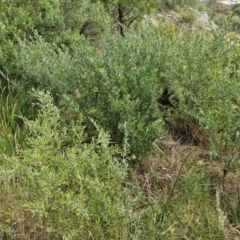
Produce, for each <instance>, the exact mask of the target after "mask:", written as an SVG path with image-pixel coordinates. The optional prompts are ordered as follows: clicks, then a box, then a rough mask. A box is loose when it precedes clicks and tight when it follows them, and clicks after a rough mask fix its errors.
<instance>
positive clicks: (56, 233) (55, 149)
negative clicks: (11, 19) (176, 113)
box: [0, 92, 131, 239]
mask: <svg viewBox="0 0 240 240" xmlns="http://www.w3.org/2000/svg"><path fill="white" fill-rule="evenodd" d="M37 97H38V101H39V103H38V104H39V107H40V110H39V113H38V116H37V118H36V119H35V120H34V121H30V120H27V119H25V120H24V121H25V124H26V127H27V128H28V132H29V136H28V138H27V146H26V147H25V148H24V149H22V150H18V151H17V152H16V154H15V155H14V156H12V157H6V158H5V160H4V162H2V163H1V166H0V176H1V177H0V178H1V182H2V184H1V193H2V194H1V197H0V202H1V211H0V212H1V213H0V216H1V230H0V233H1V237H3V236H5V238H8V239H10V238H12V237H13V236H15V237H17V238H18V239H20V238H21V239H23V238H24V239H30V238H31V239H88V237H87V236H89V238H91V237H94V238H97V239H101V238H104V239H110V238H114V239H117V238H120V236H122V229H124V228H127V225H126V224H127V216H128V209H126V206H125V199H126V198H127V195H126V194H127V191H124V189H123V187H122V185H121V183H122V182H123V181H124V179H125V177H126V174H127V165H126V162H125V161H124V159H122V161H121V162H119V161H118V159H117V158H116V156H117V155H118V154H119V152H118V149H117V148H114V147H111V146H109V144H110V139H109V137H108V135H107V133H105V132H103V131H102V130H101V129H99V130H98V134H97V138H96V139H92V141H91V143H84V142H85V141H86V135H85V134H84V126H83V125H82V123H81V121H80V120H79V121H78V122H77V123H76V124H72V125H71V127H69V128H68V129H67V128H66V127H64V126H63V125H62V123H61V119H60V114H59V110H58V109H57V108H56V107H55V106H54V105H53V103H52V101H53V100H52V98H51V97H50V95H49V94H44V93H43V92H38V93H37ZM69 141H70V142H71V144H70V145H69V146H65V144H66V142H69ZM129 206H131V202H129ZM90 236H91V237H90Z"/></svg>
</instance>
